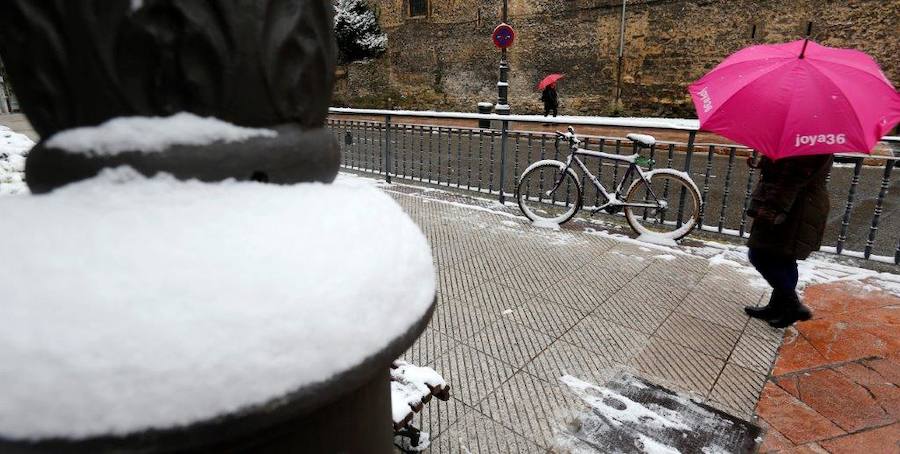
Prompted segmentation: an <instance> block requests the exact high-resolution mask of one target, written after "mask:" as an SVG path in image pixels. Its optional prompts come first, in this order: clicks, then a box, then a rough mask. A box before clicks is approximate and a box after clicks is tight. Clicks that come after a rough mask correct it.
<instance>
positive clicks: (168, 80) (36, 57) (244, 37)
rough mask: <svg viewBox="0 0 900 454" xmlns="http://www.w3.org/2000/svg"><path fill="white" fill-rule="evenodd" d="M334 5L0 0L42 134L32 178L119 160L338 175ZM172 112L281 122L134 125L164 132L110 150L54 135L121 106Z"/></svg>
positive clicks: (18, 86) (23, 91) (7, 41)
mask: <svg viewBox="0 0 900 454" xmlns="http://www.w3.org/2000/svg"><path fill="white" fill-rule="evenodd" d="M332 14H333V13H332V8H331V6H330V3H329V2H324V1H319V0H317V1H306V0H281V1H276V0H259V1H250V0H223V1H216V2H194V1H181V0H142V1H135V0H115V1H109V2H102V5H101V3H98V2H95V1H87V0H73V1H66V2H49V1H41V2H33V1H29V0H9V1H3V2H0V55H2V57H3V61H4V63H5V64H6V66H7V70H8V73H9V76H10V82H11V83H12V86H13V87H14V90H15V92H16V94H17V96H18V99H19V100H20V102H21V104H22V110H23V112H24V113H25V114H26V115H27V116H28V119H29V121H30V122H31V124H32V125H33V126H34V128H35V130H36V131H37V132H38V133H39V134H40V135H41V137H42V138H45V140H44V141H43V142H41V143H40V144H38V146H37V147H35V149H34V150H33V151H32V153H31V154H30V155H29V161H28V164H27V170H26V172H27V181H28V185H29V186H30V187H31V189H32V191H33V192H36V193H39V192H46V191H49V190H52V189H53V188H55V187H58V186H61V185H63V184H66V183H69V182H72V181H77V180H81V179H84V178H89V177H92V176H94V175H96V174H97V173H99V171H100V170H101V169H103V168H105V167H113V166H119V165H129V166H131V167H133V168H134V169H136V170H137V171H139V172H141V173H143V174H145V175H153V174H155V173H157V172H167V173H171V174H173V175H175V176H176V177H177V178H179V179H189V178H197V179H200V180H203V181H220V180H224V179H229V178H233V179H237V180H247V179H265V180H267V181H271V182H276V183H294V182H301V181H324V182H328V181H331V180H333V179H334V176H335V175H336V173H337V169H338V166H339V159H340V153H339V149H338V146H337V144H336V142H335V141H334V139H333V138H332V137H331V134H330V133H329V132H328V131H326V130H325V129H324V128H323V126H324V122H325V119H326V116H327V111H328V106H329V104H330V101H331V92H332V86H333V74H334V67H335V55H336V50H335V46H334V38H333V36H332ZM180 113H189V114H192V115H194V116H197V117H201V118H212V119H215V120H218V121H221V122H226V123H230V124H232V125H235V126H237V127H244V128H265V129H267V130H270V131H275V132H276V134H274V135H255V136H252V137H247V138H245V139H244V140H241V141H228V142H225V143H217V142H218V141H217V140H215V138H212V139H209V140H207V141H194V142H192V143H181V142H179V141H177V140H176V141H173V140H170V139H171V138H170V137H169V136H170V135H177V134H179V133H180V132H182V129H184V128H190V127H191V125H192V123H189V124H182V125H180V127H179V125H177V124H173V125H171V126H172V129H169V128H167V129H166V130H163V131H160V130H153V131H146V132H142V131H141V130H135V131H131V133H134V134H138V135H140V134H145V135H149V134H151V133H152V134H154V135H155V136H156V139H158V142H156V143H154V144H151V145H149V146H147V143H148V142H150V141H152V140H151V139H144V140H142V143H141V144H138V143H130V144H129V146H130V148H129V147H125V146H123V147H119V148H120V149H119V150H117V151H116V152H115V153H108V152H106V151H104V150H101V149H93V148H92V147H91V144H88V143H85V142H80V143H79V145H78V146H77V147H75V148H77V150H75V149H72V147H69V146H68V145H70V142H68V141H63V140H55V141H54V140H53V138H54V137H53V136H54V135H56V134H59V133H62V132H63V131H70V130H73V129H76V128H80V127H92V126H97V125H100V124H102V123H104V122H107V121H110V120H113V119H116V118H121V117H161V118H172V117H173V116H175V115H177V114H180ZM179 118H188V117H184V116H182V117H179ZM176 123H177V122H176ZM158 143H165V144H166V146H163V147H159V146H156V145H157V144H158ZM51 144H52V145H51ZM139 145H141V146H143V147H141V146H139ZM148 151H150V152H152V153H148Z"/></svg>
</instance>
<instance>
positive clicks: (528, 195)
mask: <svg viewBox="0 0 900 454" xmlns="http://www.w3.org/2000/svg"><path fill="white" fill-rule="evenodd" d="M565 168H566V165H565V164H563V163H562V162H559V161H553V160H545V161H538V162H536V163H534V164H532V165H531V166H530V167H528V169H526V170H525V173H523V174H522V177H521V178H520V179H519V186H518V187H517V188H516V199H517V200H518V202H519V208H520V209H521V210H522V213H524V214H525V216H526V217H527V218H528V219H530V220H531V221H538V222H546V223H553V224H563V223H565V222H567V221H569V220H570V219H572V217H573V216H575V213H577V212H578V210H579V209H581V195H582V191H581V185H580V184H579V182H578V177H577V176H576V175H575V172H574V171H572V169H568V170H566V171H565V173H563V169H565Z"/></svg>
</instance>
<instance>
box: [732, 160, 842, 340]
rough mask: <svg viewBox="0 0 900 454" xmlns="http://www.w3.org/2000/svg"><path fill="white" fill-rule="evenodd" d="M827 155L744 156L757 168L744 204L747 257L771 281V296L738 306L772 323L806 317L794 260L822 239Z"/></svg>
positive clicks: (809, 315) (781, 324) (814, 248)
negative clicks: (754, 159)
mask: <svg viewBox="0 0 900 454" xmlns="http://www.w3.org/2000/svg"><path fill="white" fill-rule="evenodd" d="M833 160H834V157H833V156H832V155H830V154H828V155H813V156H800V157H791V158H782V159H778V160H774V161H773V160H772V159H769V158H767V157H763V158H762V160H761V161H760V162H759V163H758V164H756V163H753V162H751V161H749V160H748V161H747V162H748V164H749V165H750V166H751V167H754V168H759V169H760V170H761V175H760V179H759V182H758V183H757V185H756V189H755V190H754V191H753V198H752V200H751V202H750V206H749V207H748V209H747V214H748V215H749V216H751V217H753V226H752V227H751V230H750V239H749V241H748V242H747V246H748V247H749V253H748V256H749V259H750V263H752V264H753V266H754V267H756V269H757V271H759V273H760V274H761V275H762V276H763V278H764V279H765V280H766V282H768V283H769V285H770V286H772V296H771V298H770V299H769V304H767V305H766V306H763V307H754V306H747V307H745V308H744V311H745V312H746V313H747V315H749V316H751V317H754V318H758V319H762V320H766V321H768V322H769V324H770V325H772V326H773V327H775V328H785V327H787V326H790V325H792V324H793V323H795V322H797V321H804V320H809V319H810V318H812V312H811V311H810V310H809V308H807V307H806V306H804V305H803V303H802V302H801V301H800V297H799V296H798V295H797V291H796V288H797V280H798V277H799V276H798V271H797V260H805V259H806V258H807V257H809V254H810V253H812V252H813V251H817V250H819V246H821V244H822V237H823V235H824V233H825V225H826V221H827V219H828V211H829V209H830V204H829V201H828V189H827V185H826V178H827V176H828V170H829V169H830V168H831V163H832V161H833Z"/></svg>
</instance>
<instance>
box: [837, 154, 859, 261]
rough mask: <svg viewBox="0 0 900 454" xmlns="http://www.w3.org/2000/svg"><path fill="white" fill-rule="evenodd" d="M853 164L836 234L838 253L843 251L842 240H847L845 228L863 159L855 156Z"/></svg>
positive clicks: (848, 219)
mask: <svg viewBox="0 0 900 454" xmlns="http://www.w3.org/2000/svg"><path fill="white" fill-rule="evenodd" d="M855 161H856V162H855V163H854V165H853V178H851V179H850V190H849V191H848V192H847V206H846V207H845V208H844V218H843V219H842V220H841V233H840V234H839V235H838V239H837V247H835V250H836V251H837V254H838V255H841V253H842V252H844V242H845V241H846V240H847V230H849V228H850V215H851V214H852V212H853V199H854V197H855V196H856V186H857V185H858V184H859V174H860V173H861V172H862V165H863V159H862V158H856V159H855Z"/></svg>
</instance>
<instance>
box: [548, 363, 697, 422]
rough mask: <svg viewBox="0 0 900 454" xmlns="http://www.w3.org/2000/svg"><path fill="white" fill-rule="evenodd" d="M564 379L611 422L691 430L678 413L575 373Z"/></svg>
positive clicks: (577, 393)
mask: <svg viewBox="0 0 900 454" xmlns="http://www.w3.org/2000/svg"><path fill="white" fill-rule="evenodd" d="M560 381H562V382H563V384H565V385H566V386H568V387H569V388H570V389H572V390H573V391H575V394H576V395H578V397H579V398H581V400H583V401H584V403H586V404H588V405H589V406H590V407H591V408H592V409H593V411H594V413H597V414H601V415H602V416H604V417H605V418H606V419H607V420H608V421H609V422H610V423H611V424H614V425H620V424H623V423H631V424H640V425H646V426H650V427H657V428H671V429H677V430H688V431H689V430H691V428H690V427H689V426H687V425H686V424H685V423H684V422H683V421H681V419H680V417H679V416H678V414H677V413H674V412H669V414H666V415H663V414H661V413H660V412H656V411H653V410H651V409H649V408H647V407H645V406H643V405H641V404H639V403H637V402H635V401H633V400H631V399H629V398H627V397H625V396H623V395H621V394H619V393H616V392H614V391H612V390H610V389H606V388H601V387H599V386H596V385H592V384H590V383H588V382H585V381H583V380H579V379H578V378H575V377H573V376H571V375H565V376H563V377H560Z"/></svg>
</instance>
